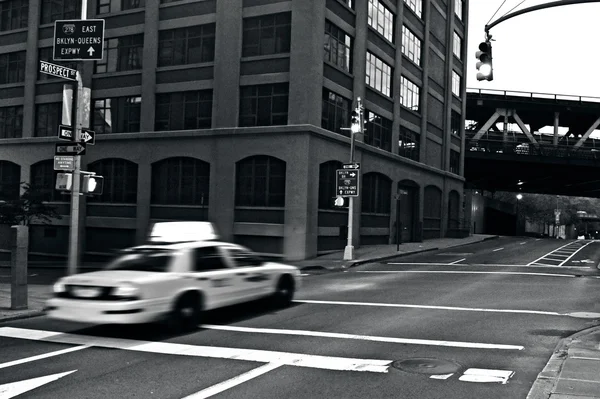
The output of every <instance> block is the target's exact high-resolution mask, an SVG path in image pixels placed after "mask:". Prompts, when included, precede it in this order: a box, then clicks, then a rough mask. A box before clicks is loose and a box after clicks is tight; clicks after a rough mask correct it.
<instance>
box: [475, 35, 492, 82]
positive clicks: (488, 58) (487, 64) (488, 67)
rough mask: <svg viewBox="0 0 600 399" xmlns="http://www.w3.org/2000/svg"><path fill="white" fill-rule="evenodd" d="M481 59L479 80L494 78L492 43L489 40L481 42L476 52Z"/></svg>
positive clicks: (478, 73)
mask: <svg viewBox="0 0 600 399" xmlns="http://www.w3.org/2000/svg"><path fill="white" fill-rule="evenodd" d="M475 57H477V59H478V60H479V61H478V62H477V64H476V65H475V66H476V67H477V71H478V72H477V80H487V81H490V82H491V81H492V80H494V68H493V66H492V43H491V42H490V41H489V40H487V41H485V42H481V43H480V44H479V51H478V52H476V53H475Z"/></svg>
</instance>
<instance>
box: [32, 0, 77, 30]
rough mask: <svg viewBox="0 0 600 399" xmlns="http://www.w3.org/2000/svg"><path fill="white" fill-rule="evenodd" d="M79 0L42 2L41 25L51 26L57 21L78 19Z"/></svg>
mask: <svg viewBox="0 0 600 399" xmlns="http://www.w3.org/2000/svg"><path fill="white" fill-rule="evenodd" d="M80 18H81V0H44V1H42V19H41V24H42V25H44V24H52V23H54V21H56V20H57V19H80Z"/></svg>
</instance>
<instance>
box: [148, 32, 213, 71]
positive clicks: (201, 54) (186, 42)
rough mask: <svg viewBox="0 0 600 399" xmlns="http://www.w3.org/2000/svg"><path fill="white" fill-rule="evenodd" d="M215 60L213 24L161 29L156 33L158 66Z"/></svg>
mask: <svg viewBox="0 0 600 399" xmlns="http://www.w3.org/2000/svg"><path fill="white" fill-rule="evenodd" d="M214 60H215V24H207V25H199V26H191V27H188V28H179V29H171V30H163V31H160V32H159V34H158V66H159V67H163V66H171V65H187V64H197V63H201V62H212V61H214Z"/></svg>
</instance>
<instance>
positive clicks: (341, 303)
mask: <svg viewBox="0 0 600 399" xmlns="http://www.w3.org/2000/svg"><path fill="white" fill-rule="evenodd" d="M294 302H298V303H312V304H320V305H350V306H374V307H388V308H413V309H435V310H462V311H467V312H490V313H517V314H538V315H546V316H569V315H567V314H562V313H557V312H546V311H543V310H518V309H485V308H462V307H457V306H434V305H408V304H400V303H381V302H379V303H378V302H348V301H318V300H312V299H298V300H294ZM569 317H570V316H569Z"/></svg>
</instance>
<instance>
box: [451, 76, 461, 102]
mask: <svg viewBox="0 0 600 399" xmlns="http://www.w3.org/2000/svg"><path fill="white" fill-rule="evenodd" d="M452 94H454V95H455V96H457V97H460V75H459V74H458V73H456V71H452Z"/></svg>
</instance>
